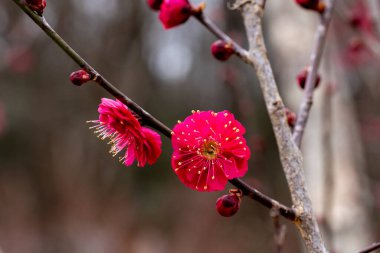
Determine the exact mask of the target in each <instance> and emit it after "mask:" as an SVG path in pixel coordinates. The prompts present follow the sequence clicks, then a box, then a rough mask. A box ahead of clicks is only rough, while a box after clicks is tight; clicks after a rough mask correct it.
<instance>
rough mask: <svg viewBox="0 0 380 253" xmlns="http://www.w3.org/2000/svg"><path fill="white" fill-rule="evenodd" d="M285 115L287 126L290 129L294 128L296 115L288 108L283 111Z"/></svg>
mask: <svg viewBox="0 0 380 253" xmlns="http://www.w3.org/2000/svg"><path fill="white" fill-rule="evenodd" d="M285 114H286V119H287V120H288V125H289V126H290V127H294V126H295V124H296V121H297V115H296V114H295V113H294V112H292V111H291V110H289V109H288V108H286V109H285Z"/></svg>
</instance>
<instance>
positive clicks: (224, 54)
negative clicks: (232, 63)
mask: <svg viewBox="0 0 380 253" xmlns="http://www.w3.org/2000/svg"><path fill="white" fill-rule="evenodd" d="M234 52H235V51H234V49H233V47H232V45H231V44H230V43H227V42H225V41H223V40H217V41H215V42H214V43H212V44H211V53H212V55H213V56H214V57H215V58H216V59H218V60H219V61H226V60H228V58H230V57H231V55H233V53H234Z"/></svg>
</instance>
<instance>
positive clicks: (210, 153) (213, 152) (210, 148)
mask: <svg viewBox="0 0 380 253" xmlns="http://www.w3.org/2000/svg"><path fill="white" fill-rule="evenodd" d="M201 150H202V151H201V153H202V156H203V157H205V158H207V159H208V160H213V159H215V158H217V156H218V154H219V143H217V142H216V141H214V140H205V141H204V143H203V145H202V149H201Z"/></svg>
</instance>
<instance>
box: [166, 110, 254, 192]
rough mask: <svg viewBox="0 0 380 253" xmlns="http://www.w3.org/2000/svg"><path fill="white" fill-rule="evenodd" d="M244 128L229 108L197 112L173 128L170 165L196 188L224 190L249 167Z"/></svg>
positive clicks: (184, 180)
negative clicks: (218, 110) (226, 109)
mask: <svg viewBox="0 0 380 253" xmlns="http://www.w3.org/2000/svg"><path fill="white" fill-rule="evenodd" d="M244 133H245V129H244V127H243V126H242V125H241V124H240V123H239V122H238V121H237V120H235V118H234V116H233V115H232V114H231V113H230V112H228V111H222V112H218V113H215V112H213V111H203V112H200V111H197V112H193V114H192V115H191V116H189V117H187V118H186V119H185V120H184V122H182V123H178V124H177V125H176V126H175V127H174V129H173V136H172V145H173V149H174V153H173V156H172V167H173V169H174V171H175V173H176V174H177V176H178V177H179V179H180V180H181V181H182V182H183V183H184V184H185V185H186V186H188V187H190V188H192V189H195V190H198V191H217V190H223V189H224V188H225V186H226V184H227V181H228V180H229V179H233V178H237V177H242V176H244V175H245V173H246V172H247V170H248V159H249V158H250V150H249V148H248V146H247V144H246V141H245V139H244V137H243V134H244Z"/></svg>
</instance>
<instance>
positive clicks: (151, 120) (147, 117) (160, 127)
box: [12, 0, 296, 221]
mask: <svg viewBox="0 0 380 253" xmlns="http://www.w3.org/2000/svg"><path fill="white" fill-rule="evenodd" d="M12 1H13V2H15V3H16V4H17V5H18V6H19V7H20V8H21V9H22V10H23V11H24V12H25V13H26V14H27V15H28V16H29V17H30V18H31V19H32V20H33V21H34V22H35V23H36V24H37V25H38V26H39V27H40V28H41V29H42V30H43V31H44V32H45V33H46V34H47V35H48V36H49V37H50V38H51V39H52V40H53V41H54V42H55V44H57V45H58V46H59V47H60V48H61V49H62V50H63V51H64V52H65V53H66V54H67V55H68V56H69V57H70V58H71V59H72V60H73V61H75V62H76V63H77V64H78V65H79V66H80V67H81V68H84V69H86V70H87V71H88V72H89V73H90V74H91V76H92V79H93V80H94V81H95V82H96V83H97V84H98V85H100V86H101V87H102V88H104V89H105V90H106V91H108V93H110V94H111V95H113V96H114V97H115V98H117V99H119V100H120V101H122V102H123V103H124V104H125V105H126V106H128V107H129V109H131V110H132V111H134V112H135V113H136V114H138V115H139V116H140V117H141V118H142V120H143V122H144V123H145V124H147V125H149V126H150V127H152V128H154V129H156V130H157V131H159V132H161V133H162V134H164V135H165V136H166V137H168V138H171V129H170V128H169V127H168V126H166V125H165V124H164V123H162V122H161V121H159V120H158V119H156V118H155V117H153V116H152V115H151V114H149V113H148V112H146V111H145V110H144V109H143V108H142V107H141V106H139V105H138V104H137V103H135V102H134V101H133V100H132V99H130V98H129V97H127V96H126V95H125V94H124V93H122V92H121V91H120V90H118V89H117V88H116V87H115V86H113V85H112V84H111V83H110V82H109V81H107V80H106V79H105V78H104V77H103V76H101V75H100V74H99V73H98V72H97V71H96V70H95V69H94V68H93V67H92V66H91V65H90V64H88V63H87V62H86V61H85V60H84V59H83V58H82V57H81V56H80V55H79V54H78V53H77V52H75V51H74V50H73V49H72V48H71V47H70V46H69V45H68V44H67V42H66V41H65V40H63V39H62V38H61V37H60V36H59V35H58V34H57V33H56V32H55V31H54V29H53V28H51V26H50V25H49V24H48V22H47V21H46V20H45V18H44V17H41V16H39V15H37V14H36V13H34V12H33V11H31V10H30V9H29V8H28V7H26V6H25V5H24V4H23V3H22V0H12ZM230 183H231V184H233V185H234V186H235V187H237V188H239V189H240V190H241V191H242V192H243V193H244V194H245V195H247V196H249V197H250V198H251V199H253V200H256V201H257V202H259V203H261V204H262V205H263V206H265V207H268V208H273V207H278V208H279V210H280V214H281V215H282V216H283V217H285V218H286V219H289V220H291V221H294V220H295V219H296V215H295V211H294V210H293V209H292V208H289V207H286V206H285V205H283V204H280V203H279V202H278V201H276V200H274V199H272V198H270V197H268V196H266V195H265V194H263V193H261V192H259V191H258V190H256V189H254V188H252V187H251V186H249V185H248V184H247V183H245V182H244V181H243V180H241V179H233V180H230Z"/></svg>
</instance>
